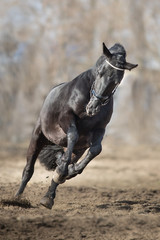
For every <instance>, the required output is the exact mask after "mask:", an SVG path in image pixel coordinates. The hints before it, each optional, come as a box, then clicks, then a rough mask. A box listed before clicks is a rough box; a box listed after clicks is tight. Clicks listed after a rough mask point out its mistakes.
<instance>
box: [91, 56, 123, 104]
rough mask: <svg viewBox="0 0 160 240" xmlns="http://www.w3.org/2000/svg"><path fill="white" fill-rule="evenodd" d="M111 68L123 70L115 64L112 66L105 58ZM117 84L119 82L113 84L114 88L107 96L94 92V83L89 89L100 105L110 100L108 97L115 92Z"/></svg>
mask: <svg viewBox="0 0 160 240" xmlns="http://www.w3.org/2000/svg"><path fill="white" fill-rule="evenodd" d="M105 61H106V62H107V63H108V64H109V65H110V66H111V67H112V68H114V69H116V70H119V71H125V69H124V68H118V67H116V66H114V65H113V64H111V63H110V62H109V61H108V60H107V59H106V60H105ZM118 86H119V84H117V85H116V86H115V88H114V89H113V91H112V93H111V94H110V95H109V96H106V97H103V96H101V95H97V94H96V91H95V90H94V83H93V85H92V89H91V92H92V94H93V95H94V96H95V97H96V98H97V99H98V100H99V101H100V103H101V105H106V104H107V103H108V102H109V101H110V98H111V97H112V96H113V94H114V93H115V91H116V89H117V87H118Z"/></svg>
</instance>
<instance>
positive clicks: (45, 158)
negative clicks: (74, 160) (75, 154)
mask: <svg viewBox="0 0 160 240" xmlns="http://www.w3.org/2000/svg"><path fill="white" fill-rule="evenodd" d="M63 153H64V149H63V147H60V146H57V145H53V144H52V145H46V146H45V147H44V148H43V149H42V150H41V152H40V154H39V156H38V158H39V161H40V163H41V164H42V165H43V166H44V167H45V168H46V169H47V170H55V168H56V167H57V161H58V159H59V158H60V157H61V156H62V155H63Z"/></svg>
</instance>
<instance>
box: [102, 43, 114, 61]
mask: <svg viewBox="0 0 160 240" xmlns="http://www.w3.org/2000/svg"><path fill="white" fill-rule="evenodd" d="M103 54H104V55H106V57H108V58H111V57H112V54H111V53H110V51H109V49H108V48H107V47H106V45H105V43H104V42H103Z"/></svg>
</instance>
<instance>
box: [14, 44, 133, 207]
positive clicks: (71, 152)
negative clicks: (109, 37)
mask: <svg viewBox="0 0 160 240" xmlns="http://www.w3.org/2000/svg"><path fill="white" fill-rule="evenodd" d="M137 66H138V65H137V64H131V63H128V62H126V51H125V49H124V47H123V46H122V45H121V44H118V43H116V44H115V45H114V46H112V47H111V48H110V49H108V48H107V47H106V46H105V44H104V43H103V55H102V56H101V57H100V58H99V59H98V60H97V62H96V64H95V65H94V66H93V67H92V68H91V69H89V70H87V71H85V72H83V73H81V74H80V75H79V76H77V77H76V78H75V79H73V80H72V81H70V82H66V83H62V84H60V85H58V86H55V87H54V88H53V89H52V90H51V91H50V93H49V94H48V96H47V97H46V99H45V101H44V104H43V106H42V109H41V112H40V116H39V119H38V121H37V123H36V126H35V128H34V131H33V134H32V138H31V142H30V145H29V148H28V152H27V164H26V166H25V168H24V170H23V175H22V182H21V185H20V188H19V190H18V192H17V194H16V196H20V195H21V194H22V193H23V191H24V189H25V187H26V185H27V183H28V181H29V180H30V179H31V177H32V175H33V172H34V164H35V161H36V159H37V158H38V157H39V158H40V161H41V162H42V163H43V164H44V165H45V166H46V167H47V168H48V169H52V170H54V175H53V179H52V182H51V185H50V187H49V189H48V191H47V193H46V195H45V196H44V197H43V198H42V200H41V202H40V203H41V204H42V205H43V206H45V207H46V208H49V209H51V208H52V206H53V204H54V198H55V192H56V188H57V186H58V185H59V184H61V183H63V182H65V180H66V179H70V178H72V177H75V176H76V175H77V174H80V173H82V171H83V170H84V168H85V167H86V166H87V164H88V163H89V162H90V161H91V160H92V159H93V158H95V157H96V156H97V155H98V154H99V153H100V152H101V151H102V145H101V142H102V139H103V136H104V133H105V127H106V125H107V124H108V123H109V121H110V119H111V116H112V112H113V94H114V92H115V91H116V89H117V87H118V85H119V84H120V82H121V80H122V78H123V75H124V71H125V70H126V69H127V70H131V69H133V68H135V67H137ZM88 148H89V150H88V152H87V154H86V156H85V157H84V158H83V159H82V160H81V161H79V162H78V160H79V159H80V158H81V156H82V155H83V153H84V152H85V151H86V150H87V149H88Z"/></svg>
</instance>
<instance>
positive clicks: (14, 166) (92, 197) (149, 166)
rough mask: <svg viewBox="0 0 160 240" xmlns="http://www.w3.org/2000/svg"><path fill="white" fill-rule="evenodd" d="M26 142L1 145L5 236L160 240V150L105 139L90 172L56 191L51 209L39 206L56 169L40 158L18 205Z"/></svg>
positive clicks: (1, 228) (0, 221)
mask: <svg viewBox="0 0 160 240" xmlns="http://www.w3.org/2000/svg"><path fill="white" fill-rule="evenodd" d="M25 151H26V149H25V146H14V147H11V146H9V145H7V144H1V147H0V239H1V240H2V239H5V240H11V239H12V240H14V239H19V240H21V239H22V240H23V239H25V240H30V239H34V240H35V239H43V240H46V239H56V240H73V239H75V240H80V239H87V240H88V239H89V240H101V239H105V240H106V239H108V240H112V239H113V240H122V239H125V240H140V239H142V240H146V239H147V240H156V239H157V240H158V239H160V160H159V155H160V154H159V153H160V149H159V148H158V146H126V145H123V146H120V145H119V144H118V143H117V144H116V143H114V144H113V143H112V141H110V140H107V141H106V140H105V141H104V143H103V152H102V153H101V155H100V156H99V157H97V158H96V159H94V160H93V161H92V162H91V163H90V164H89V165H88V166H87V168H86V169H85V171H84V172H83V173H82V174H81V175H79V176H77V177H76V178H74V179H72V180H69V181H67V182H66V183H64V184H62V185H60V186H59V187H58V189H57V196H56V200H55V205H54V207H53V209H52V210H48V209H45V208H44V207H43V206H41V205H40V204H39V202H40V199H41V198H42V197H43V195H44V194H45V192H46V191H47V189H48V186H49V184H50V181H51V178H52V173H51V172H48V171H46V170H45V169H44V168H43V167H42V166H41V165H40V164H39V162H38V161H37V162H36V166H35V173H34V176H33V178H32V179H31V181H30V182H29V183H28V185H27V188H26V189H25V192H24V195H23V200H24V199H27V201H28V202H29V203H30V205H28V207H27V206H26V208H24V207H25V205H22V206H21V207H20V206H13V205H7V204H5V203H6V202H5V201H7V200H12V199H13V196H14V194H15V192H16V191H17V189H18V186H19V183H20V179H21V174H22V170H23V167H24V165H25Z"/></svg>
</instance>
